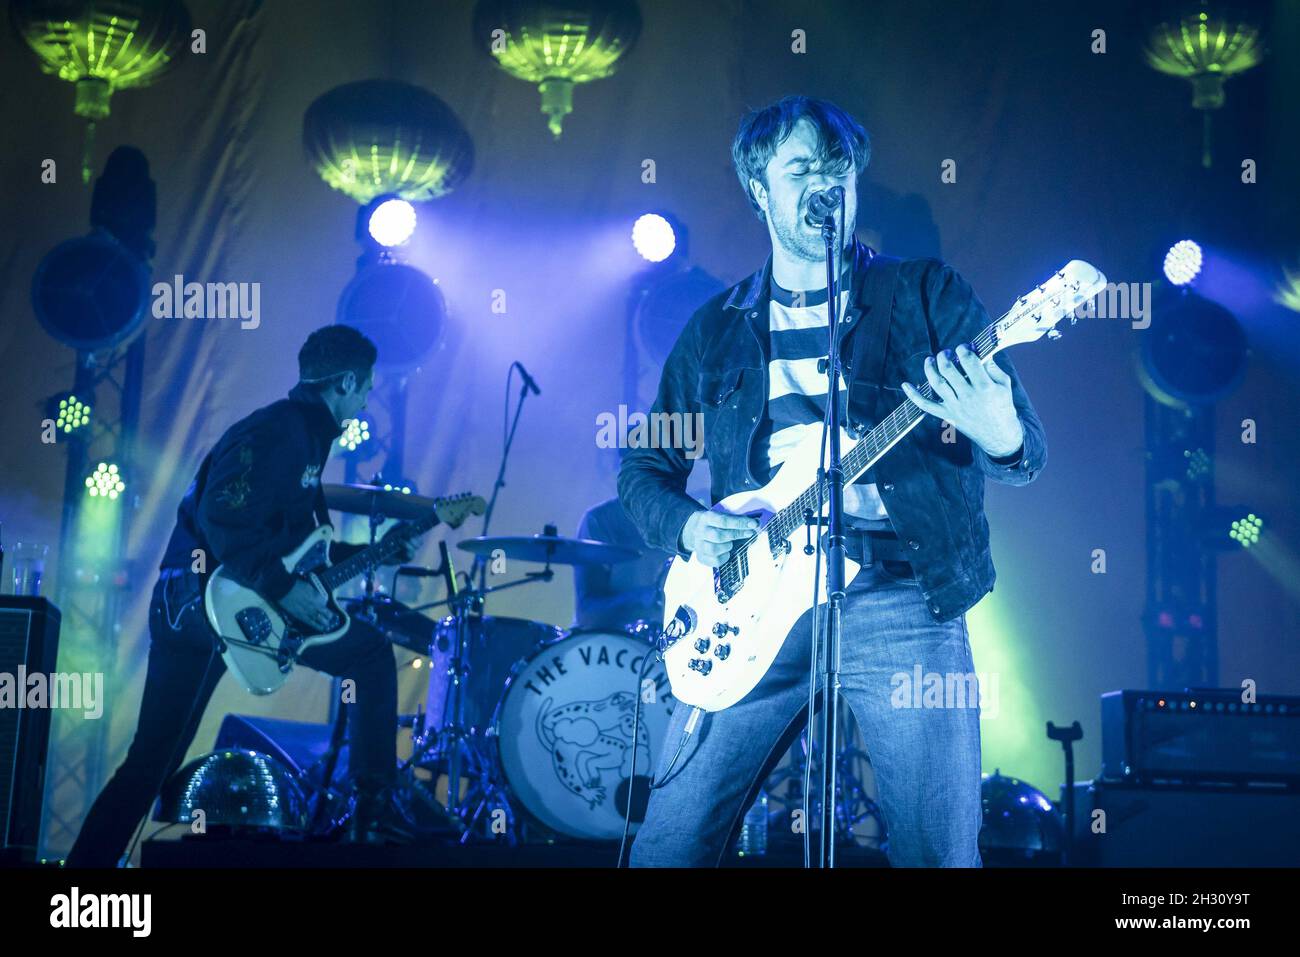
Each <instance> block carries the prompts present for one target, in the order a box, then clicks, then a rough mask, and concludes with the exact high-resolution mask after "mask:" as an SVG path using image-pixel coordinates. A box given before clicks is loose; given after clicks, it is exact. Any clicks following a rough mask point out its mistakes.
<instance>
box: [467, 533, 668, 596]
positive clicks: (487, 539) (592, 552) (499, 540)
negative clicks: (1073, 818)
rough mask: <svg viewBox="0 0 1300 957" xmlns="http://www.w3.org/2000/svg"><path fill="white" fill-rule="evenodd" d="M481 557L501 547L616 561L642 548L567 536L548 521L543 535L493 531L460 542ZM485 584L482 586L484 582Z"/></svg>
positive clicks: (577, 560) (562, 560) (540, 555)
mask: <svg viewBox="0 0 1300 957" xmlns="http://www.w3.org/2000/svg"><path fill="white" fill-rule="evenodd" d="M458 547H460V548H462V549H464V550H465V551H467V552H471V553H473V554H474V555H477V556H478V558H479V559H480V560H481V559H483V558H486V557H488V556H491V555H492V554H493V553H494V552H496V551H497V550H500V551H501V553H502V554H503V555H504V556H505V557H506V558H513V559H515V560H516V561H521V562H538V563H542V564H545V565H546V566H547V568H549V567H550V566H551V565H614V564H617V563H619V562H630V561H632V560H633V559H635V558H640V557H641V555H642V552H641V549H639V548H631V547H629V546H627V545H611V544H609V543H608V542H597V541H592V540H591V539H586V538H566V537H564V536H561V535H557V534H556V529H555V526H554V525H546V526H544V527H543V529H542V534H540V535H492V536H480V537H479V538H467V539H465V540H464V541H463V542H461V543H460V545H459V546H458ZM480 587H481V586H480Z"/></svg>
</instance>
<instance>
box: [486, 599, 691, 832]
mask: <svg viewBox="0 0 1300 957" xmlns="http://www.w3.org/2000/svg"><path fill="white" fill-rule="evenodd" d="M651 631H652V629H649V628H646V627H644V626H640V625H638V626H634V627H631V628H628V629H620V630H610V629H582V630H576V631H573V632H570V633H569V634H568V635H566V636H565V637H563V638H561V639H559V640H558V641H555V642H551V643H549V644H546V645H543V646H542V647H540V648H538V649H537V650H536V651H535V652H534V654H533V655H532V656H531V657H530V658H528V659H527V660H525V661H522V662H520V664H519V666H518V667H517V668H515V670H514V672H513V674H511V676H510V680H509V683H508V684H507V686H506V690H505V693H504V694H503V695H502V698H501V702H500V704H499V705H498V706H497V711H496V717H495V719H494V721H493V729H494V731H495V735H496V739H497V745H498V749H499V754H500V759H501V767H502V770H503V772H504V774H505V778H506V783H507V784H508V785H509V788H510V792H511V794H512V795H513V796H514V797H515V798H516V799H517V800H518V802H519V803H520V804H522V805H523V807H524V810H526V811H527V812H528V813H529V814H531V815H532V816H533V817H534V818H536V819H537V820H538V821H540V822H541V823H542V824H543V825H545V826H546V827H548V828H550V829H551V830H553V831H558V832H559V833H561V834H565V835H568V836H569V837H574V838H579V839H582V840H592V841H607V840H618V839H619V838H620V837H622V835H623V819H624V815H625V814H626V813H627V811H628V805H629V803H630V804H631V809H632V830H634V831H635V829H636V825H638V824H640V822H641V821H643V820H644V819H645V808H646V803H647V801H648V800H649V796H650V780H651V775H652V774H653V772H654V768H655V765H656V762H657V760H658V757H659V754H660V751H661V750H662V748H663V743H664V733H665V732H666V731H667V728H668V717H669V715H670V714H671V713H672V709H673V705H674V704H675V703H676V702H675V700H674V699H673V698H672V696H671V693H670V691H669V687H668V675H667V673H666V672H665V671H664V666H663V663H662V662H660V661H657V660H655V659H654V649H653V647H652V646H651V645H650V642H649V641H648V640H647V638H646V637H645V636H646V634H648V633H650V632H651ZM647 659H648V660H647ZM642 667H645V668H646V673H645V679H644V681H642V680H640V679H639V675H640V674H641V669H642ZM638 696H639V697H640V699H641V718H640V723H639V727H638V728H637V729H636V737H635V739H634V738H633V727H632V726H633V716H634V714H635V709H636V703H637V698H638ZM633 754H635V755H636V774H635V776H633V773H632V756H633Z"/></svg>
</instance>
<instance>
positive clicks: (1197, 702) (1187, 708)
mask: <svg viewBox="0 0 1300 957" xmlns="http://www.w3.org/2000/svg"><path fill="white" fill-rule="evenodd" d="M1101 776H1102V778H1103V779H1104V780H1108V781H1129V782H1135V783H1146V782H1151V783H1210V782H1220V783H1229V784H1252V783H1272V784H1275V785H1290V786H1294V785H1300V697H1294V696H1284V695H1260V696H1259V697H1258V698H1257V700H1256V701H1255V702H1253V703H1251V704H1246V703H1243V702H1242V700H1241V691H1240V689H1233V688H1222V689H1220V688H1206V689H1192V690H1187V691H1111V692H1108V693H1107V694H1104V695H1102V696H1101Z"/></svg>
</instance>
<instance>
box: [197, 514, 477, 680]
mask: <svg viewBox="0 0 1300 957" xmlns="http://www.w3.org/2000/svg"><path fill="white" fill-rule="evenodd" d="M486 507H487V505H486V503H485V502H484V501H483V499H481V498H479V497H478V496H477V495H470V494H469V493H468V492H466V493H464V494H461V495H456V496H453V497H451V498H439V499H435V500H434V507H433V508H431V509H430V510H429V514H428V515H426V516H425V517H423V518H420V519H416V520H415V521H411V522H406V523H404V524H403V525H399V526H398V528H399V529H402V531H401V532H399V533H397V534H394V535H392V536H391V537H389V536H386V537H385V538H384V540H383V541H380V542H376V543H375V544H374V545H371V546H370V547H369V548H366V549H364V550H362V551H360V552H358V553H357V554H355V555H353V556H352V557H351V558H348V559H345V560H344V561H341V562H339V563H338V564H337V565H331V564H330V562H329V543H330V539H331V538H332V537H333V531H334V530H333V529H332V528H330V526H328V525H321V526H319V527H318V528H316V529H314V530H313V531H312V533H311V534H310V535H308V536H307V537H306V538H305V539H303V542H302V544H301V545H299V546H298V547H297V548H295V549H294V550H293V551H292V552H290V553H289V554H288V555H285V556H284V557H283V558H282V559H281V561H283V562H284V567H285V568H286V569H288V570H289V571H290V572H292V573H293V574H294V575H297V576H299V577H301V578H304V579H305V580H306V581H307V582H309V583H310V584H311V585H313V586H314V587H315V588H316V589H317V590H318V591H320V593H321V594H322V595H324V596H325V600H326V602H327V603H328V604H329V610H330V614H331V615H333V617H334V621H333V624H332V626H331V628H330V630H329V631H327V632H319V633H317V632H313V631H310V630H308V629H307V628H306V626H304V625H302V624H301V623H299V622H298V621H296V620H294V619H292V618H290V617H287V616H286V615H285V614H284V613H283V612H281V610H280V609H279V607H278V606H276V605H275V604H274V603H273V602H269V601H267V600H266V599H264V598H263V597H262V596H261V595H259V594H258V593H257V592H255V591H254V590H253V589H251V588H247V587H245V586H244V585H241V584H240V583H239V582H237V581H235V579H234V578H233V577H231V575H230V573H229V572H228V571H226V566H224V565H221V566H218V568H217V570H216V571H215V572H213V573H212V577H211V578H209V579H208V586H207V589H206V590H205V591H204V593H203V598H204V601H203V604H204V606H205V607H206V609H207V613H208V622H209V624H211V625H212V630H213V631H215V632H216V633H217V634H218V635H220V636H221V638H222V643H223V645H224V646H225V650H224V651H223V652H222V653H221V657H222V658H223V659H224V660H225V662H226V667H227V668H229V669H230V671H231V673H232V674H233V675H234V676H235V677H236V678H238V679H239V681H240V683H241V684H243V686H244V687H245V688H247V689H248V690H249V691H251V692H252V693H253V694H270V693H271V692H272V691H275V690H277V689H278V688H279V687H280V686H281V685H283V684H284V683H285V682H286V681H287V680H288V679H289V672H290V671H292V670H293V664H294V662H295V661H296V660H297V658H298V655H300V654H301V653H302V652H303V651H305V650H306V649H308V648H310V647H311V646H312V645H323V644H326V643H328V642H331V641H335V640H337V639H339V638H341V637H343V634H344V633H345V632H346V631H347V630H348V625H349V624H350V623H351V619H350V618H349V617H348V613H347V612H346V611H344V610H343V609H342V607H340V606H339V604H338V602H337V601H335V600H334V590H335V589H336V588H338V587H339V586H340V585H343V584H345V583H346V582H349V581H351V580H352V579H353V578H356V577H357V576H358V575H361V574H364V573H365V572H367V571H369V570H371V569H373V568H376V567H378V566H379V565H382V564H384V562H386V561H387V560H388V559H390V558H392V556H393V555H395V554H397V550H398V548H399V547H400V544H401V541H402V540H404V539H409V538H415V537H416V536H419V535H423V534H424V533H425V532H427V531H428V530H429V529H431V528H433V527H434V526H435V525H437V524H438V523H439V522H443V523H445V524H447V525H449V526H450V527H452V528H459V527H460V525H461V523H462V522H464V521H465V519H466V518H468V517H469V516H470V515H482V514H483V511H484V509H485V508H486Z"/></svg>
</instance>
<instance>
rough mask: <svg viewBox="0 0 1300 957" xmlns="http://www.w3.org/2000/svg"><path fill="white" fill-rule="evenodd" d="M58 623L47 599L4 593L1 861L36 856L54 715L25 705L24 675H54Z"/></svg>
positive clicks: (0, 600) (0, 622) (0, 614)
mask: <svg viewBox="0 0 1300 957" xmlns="http://www.w3.org/2000/svg"><path fill="white" fill-rule="evenodd" d="M59 619H60V614H59V609H58V606H56V605H54V604H51V603H50V601H49V600H48V599H45V598H30V597H27V596H25V595H0V859H9V860H18V861H28V862H30V861H32V860H34V859H35V856H36V846H37V842H38V840H39V838H40V831H41V800H42V797H43V795H44V794H45V761H46V756H47V754H48V752H49V744H50V716H51V711H50V709H49V708H48V707H44V708H29V707H26V700H27V699H26V696H27V687H26V685H27V682H26V680H25V677H26V676H27V675H33V674H38V673H39V674H43V675H46V676H47V679H48V676H50V675H52V674H53V673H54V670H55V668H56V660H57V658H58V654H59ZM20 679H22V680H20ZM20 698H21V699H22V700H21V701H20V700H19V699H20Z"/></svg>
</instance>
